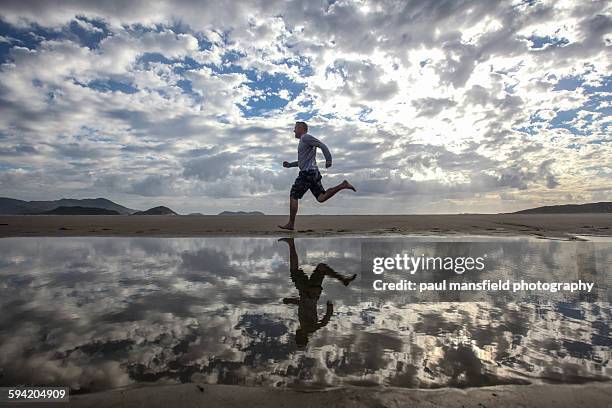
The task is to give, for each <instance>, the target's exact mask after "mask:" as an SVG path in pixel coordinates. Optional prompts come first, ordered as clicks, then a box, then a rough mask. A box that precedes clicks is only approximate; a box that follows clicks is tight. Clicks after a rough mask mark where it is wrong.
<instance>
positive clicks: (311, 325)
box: [279, 238, 357, 348]
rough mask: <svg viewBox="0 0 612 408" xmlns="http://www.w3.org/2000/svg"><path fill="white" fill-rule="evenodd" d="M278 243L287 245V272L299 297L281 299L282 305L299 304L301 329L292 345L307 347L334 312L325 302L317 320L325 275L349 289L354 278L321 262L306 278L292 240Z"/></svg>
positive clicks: (331, 305)
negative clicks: (319, 318) (323, 310)
mask: <svg viewBox="0 0 612 408" xmlns="http://www.w3.org/2000/svg"><path fill="white" fill-rule="evenodd" d="M279 241H282V242H286V243H287V244H288V245H289V270H290V271H291V280H292V281H293V283H294V284H295V287H296V288H297V290H298V292H299V296H298V297H291V298H283V303H285V304H286V305H289V304H294V305H298V319H299V321H300V327H299V328H298V329H297V330H296V332H295V343H296V345H297V346H298V348H304V347H306V344H308V336H309V335H310V334H311V333H314V332H316V331H317V330H319V329H320V328H321V327H324V326H325V325H327V323H329V319H330V318H331V316H332V314H333V313H334V305H333V304H332V302H331V301H329V300H328V301H327V310H326V312H325V316H323V319H321V321H319V320H318V314H317V302H318V301H319V297H320V296H321V292H322V291H323V287H322V286H321V285H322V283H323V279H324V278H325V276H330V277H332V278H335V279H337V280H339V281H340V282H342V283H343V284H344V286H348V284H349V283H351V282H352V281H353V280H354V279H355V278H356V277H357V275H353V276H351V277H348V276H343V275H340V274H339V273H337V272H336V271H334V270H333V269H332V268H330V267H329V266H327V264H324V263H320V264H318V265H317V267H316V268H315V270H314V272H313V273H312V274H311V275H310V277H308V275H306V273H304V271H303V270H302V269H300V268H299V265H298V264H299V260H298V255H297V251H296V250H295V243H294V242H293V238H281V239H279Z"/></svg>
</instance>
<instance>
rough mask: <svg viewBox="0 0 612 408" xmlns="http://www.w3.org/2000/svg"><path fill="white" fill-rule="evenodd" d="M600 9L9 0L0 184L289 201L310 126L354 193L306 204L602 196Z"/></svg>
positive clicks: (393, 207)
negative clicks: (285, 164) (297, 133)
mask: <svg viewBox="0 0 612 408" xmlns="http://www.w3.org/2000/svg"><path fill="white" fill-rule="evenodd" d="M609 14H610V13H609V5H608V4H607V2H604V1H594V2H589V3H588V4H578V3H571V2H548V1H542V2H514V3H499V2H488V1H457V2H452V3H449V2H420V1H408V2H404V1H391V0H389V1H380V2H369V1H366V2H358V1H342V2H333V3H331V4H330V3H328V2H310V1H292V2H281V1H270V2H259V1H252V2H251V1H246V2H234V3H232V4H229V5H227V7H224V8H221V9H220V8H219V7H217V6H216V4H214V3H212V2H190V1H184V2H164V1H161V2H156V3H155V4H154V5H150V4H145V3H142V2H138V1H135V2H128V3H121V6H120V7H118V6H117V5H116V4H115V3H113V2H110V3H109V2H103V3H100V2H94V1H79V2H76V1H59V0H58V1H48V2H44V3H40V2H31V1H28V0H24V1H19V2H17V1H6V2H3V10H2V15H1V17H0V19H1V20H2V22H3V24H2V26H1V27H2V31H1V32H0V36H1V37H0V38H2V40H1V41H2V52H0V62H1V64H2V65H0V107H1V108H2V109H0V188H2V190H3V194H4V195H10V196H14V197H16V198H29V199H48V198H52V197H50V196H53V195H56V194H61V195H65V196H96V197H97V196H101V195H104V194H114V195H113V198H114V199H115V200H119V201H121V202H122V203H123V204H125V205H128V206H131V207H139V208H142V207H148V205H147V204H148V203H147V202H146V201H145V200H146V199H149V200H151V201H155V198H156V197H157V198H159V199H160V201H163V202H164V203H165V202H172V203H176V204H177V205H178V206H179V207H178V208H176V209H177V210H178V211H180V212H192V211H202V208H199V207H198V205H201V204H199V203H201V201H197V200H190V198H193V197H202V196H207V197H210V200H206V205H207V206H210V207H207V208H210V211H212V212H218V211H216V210H217V209H219V210H220V209H225V207H232V208H235V207H237V206H241V205H242V204H241V202H243V203H247V201H245V200H246V199H247V198H248V199H250V200H249V201H248V204H244V205H256V206H259V207H258V208H250V209H253V210H265V211H267V212H278V213H280V212H285V211H286V208H285V207H286V193H287V191H288V189H289V188H290V185H291V182H292V180H293V178H294V177H295V174H294V173H293V172H292V170H287V169H283V168H282V167H281V166H280V163H282V161H283V160H291V159H293V158H294V157H295V145H294V143H295V142H296V141H295V139H293V137H292V134H291V128H292V124H293V122H294V121H295V120H300V119H305V120H307V121H308V122H309V124H310V128H311V133H312V134H313V135H315V136H317V137H319V138H320V139H321V140H323V141H324V142H325V143H327V144H328V146H329V147H330V148H331V150H332V154H333V155H334V158H335V160H334V167H333V168H332V169H330V170H329V171H328V173H326V174H325V178H324V182H325V185H333V184H334V183H336V182H339V181H341V180H342V179H344V178H348V179H351V180H353V181H355V182H358V183H362V185H363V188H361V189H360V194H363V196H355V197H351V198H349V197H348V196H343V195H342V194H341V195H339V196H338V197H335V198H334V200H333V201H330V202H328V203H326V204H325V205H324V206H318V205H317V207H312V206H308V205H306V206H302V210H303V211H305V212H308V211H310V212H315V211H316V212H331V213H333V212H340V211H342V212H345V211H348V212H366V213H367V212H368V211H381V210H380V209H387V210H389V211H393V212H404V211H406V210H405V208H407V207H406V205H405V204H406V203H408V204H409V208H410V211H416V212H423V211H449V210H450V209H452V210H457V209H463V210H462V211H464V212H467V211H472V210H475V209H476V208H478V209H482V208H487V209H490V210H489V211H488V212H494V211H510V210H512V209H519V208H523V207H525V206H527V204H531V203H534V202H535V203H541V204H549V203H550V204H554V203H559V202H566V201H567V200H568V197H570V196H571V197H572V199H573V200H576V201H590V200H595V199H596V198H597V199H601V197H602V195H605V193H602V192H601V191H605V190H601V189H602V188H603V187H604V186H607V185H609V182H610V174H609V172H606V171H604V170H603V167H606V166H607V165H609V164H610V157H612V152H611V151H610V150H611V148H610V143H609V142H608V138H607V137H606V136H607V134H608V133H609V131H608V128H609V122H610V120H609V117H610V112H609V105H610V95H609V89H610V86H611V84H612V83H611V79H610V76H609V74H608V73H609V71H610V70H609V68H610V61H609V57H608V54H609V52H607V51H608V48H609V45H610V41H611V40H612V37H610V28H611V20H610V17H609ZM214 146H216V147H215V150H210V149H213V147H214ZM567 168H571V169H572V170H573V171H572V172H567V171H562V169H567ZM40 175H43V176H41V177H40V178H37V177H39V176H40ZM22 180H30V181H33V182H32V183H31V184H28V183H24V182H22ZM228 184H231V185H232V189H231V191H229V192H228V191H227V189H226V188H225V187H226V186H227V185H228ZM428 188H430V190H428ZM415 195H416V196H415ZM500 195H503V196H509V195H512V196H513V197H517V199H516V200H501V199H499V197H500ZM360 197H362V198H363V199H361V198H360ZM366 197H367V199H366ZM386 197H402V200H395V201H394V202H392V203H388V202H386V201H385V198H386ZM162 198H163V199H162ZM604 198H605V197H604ZM241 200H242V201H241ZM160 204H163V203H160ZM302 210H301V211H302Z"/></svg>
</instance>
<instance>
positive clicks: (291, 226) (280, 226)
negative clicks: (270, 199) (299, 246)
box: [278, 224, 293, 231]
mask: <svg viewBox="0 0 612 408" xmlns="http://www.w3.org/2000/svg"><path fill="white" fill-rule="evenodd" d="M278 228H282V229H286V230H290V231H293V225H291V224H285V225H279V226H278Z"/></svg>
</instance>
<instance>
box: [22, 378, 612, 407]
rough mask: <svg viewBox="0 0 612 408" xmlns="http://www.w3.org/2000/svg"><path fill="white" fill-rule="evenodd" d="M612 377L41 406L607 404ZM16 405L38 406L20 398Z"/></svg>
mask: <svg viewBox="0 0 612 408" xmlns="http://www.w3.org/2000/svg"><path fill="white" fill-rule="evenodd" d="M611 400H612V383H609V382H607V383H590V384H582V385H556V384H555V385H553V384H544V385H504V386H495V387H482V388H469V389H458V388H443V389H437V390H417V389H402V388H391V387H390V388H353V387H351V388H341V389H334V390H329V391H295V390H281V389H275V388H272V389H271V388H254V387H242V386H236V385H208V384H195V383H192V384H180V385H163V386H144V387H138V388H131V389H124V390H113V391H105V392H100V393H93V394H83V395H76V396H71V397H70V403H69V404H66V403H55V404H50V403H46V404H44V405H45V406H47V407H49V406H57V407H65V406H66V405H68V406H71V407H79V408H90V407H150V408H156V407H167V406H180V407H215V408H225V407H247V406H248V407H250V408H257V407H295V408H302V407H351V408H353V407H355V408H359V407H388V408H391V407H413V406H422V407H450V408H455V407H456V408H464V407H477V408H486V407H500V408H504V407H534V408H536V407H543V408H544V407H546V408H548V407H556V408H564V407H578V406H589V407H592V408H598V407H602V408H604V407H609V406H610V401H611ZM19 406H23V407H28V406H32V407H35V406H38V405H36V403H32V404H27V403H20V404H19Z"/></svg>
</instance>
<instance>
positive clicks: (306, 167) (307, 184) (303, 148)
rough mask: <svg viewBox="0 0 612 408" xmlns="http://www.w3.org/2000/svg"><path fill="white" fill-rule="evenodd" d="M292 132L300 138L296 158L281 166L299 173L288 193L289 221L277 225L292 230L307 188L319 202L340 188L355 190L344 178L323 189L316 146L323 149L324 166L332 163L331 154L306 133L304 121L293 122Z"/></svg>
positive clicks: (322, 144) (306, 128) (306, 127)
mask: <svg viewBox="0 0 612 408" xmlns="http://www.w3.org/2000/svg"><path fill="white" fill-rule="evenodd" d="M293 133H294V134H295V138H296V139H300V143H298V159H297V161H294V162H291V163H289V162H287V161H284V162H283V167H299V168H300V173H299V174H298V176H297V178H296V179H295V182H294V183H293V186H291V192H290V193H289V222H288V223H287V224H285V225H279V227H280V228H283V229H288V230H293V227H294V224H295V215H296V214H297V211H298V200H299V199H301V198H302V197H304V193H306V191H307V190H310V192H311V193H312V195H314V196H315V198H316V199H317V201H318V202H320V203H322V202H325V201H327V200H329V199H330V198H332V197H333V196H334V195H335V194H336V193H337V192H338V191H340V190H344V189H349V190H353V191H357V190H356V189H355V187H353V185H352V184H351V183H349V182H348V181H346V180H344V181H343V182H342V183H340V184H338V185H337V186H335V187H331V188H329V189H328V190H325V189H324V188H323V185H322V184H321V178H322V177H321V173H319V168H318V167H317V147H318V148H319V149H321V151H323V155H324V156H325V167H326V168H329V167H331V165H332V156H331V153H330V152H329V149H328V148H327V146H325V144H324V143H322V142H321V141H319V140H318V139H316V138H314V137H313V136H311V135H309V134H308V125H307V124H306V122H295V128H294V129H293Z"/></svg>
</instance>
